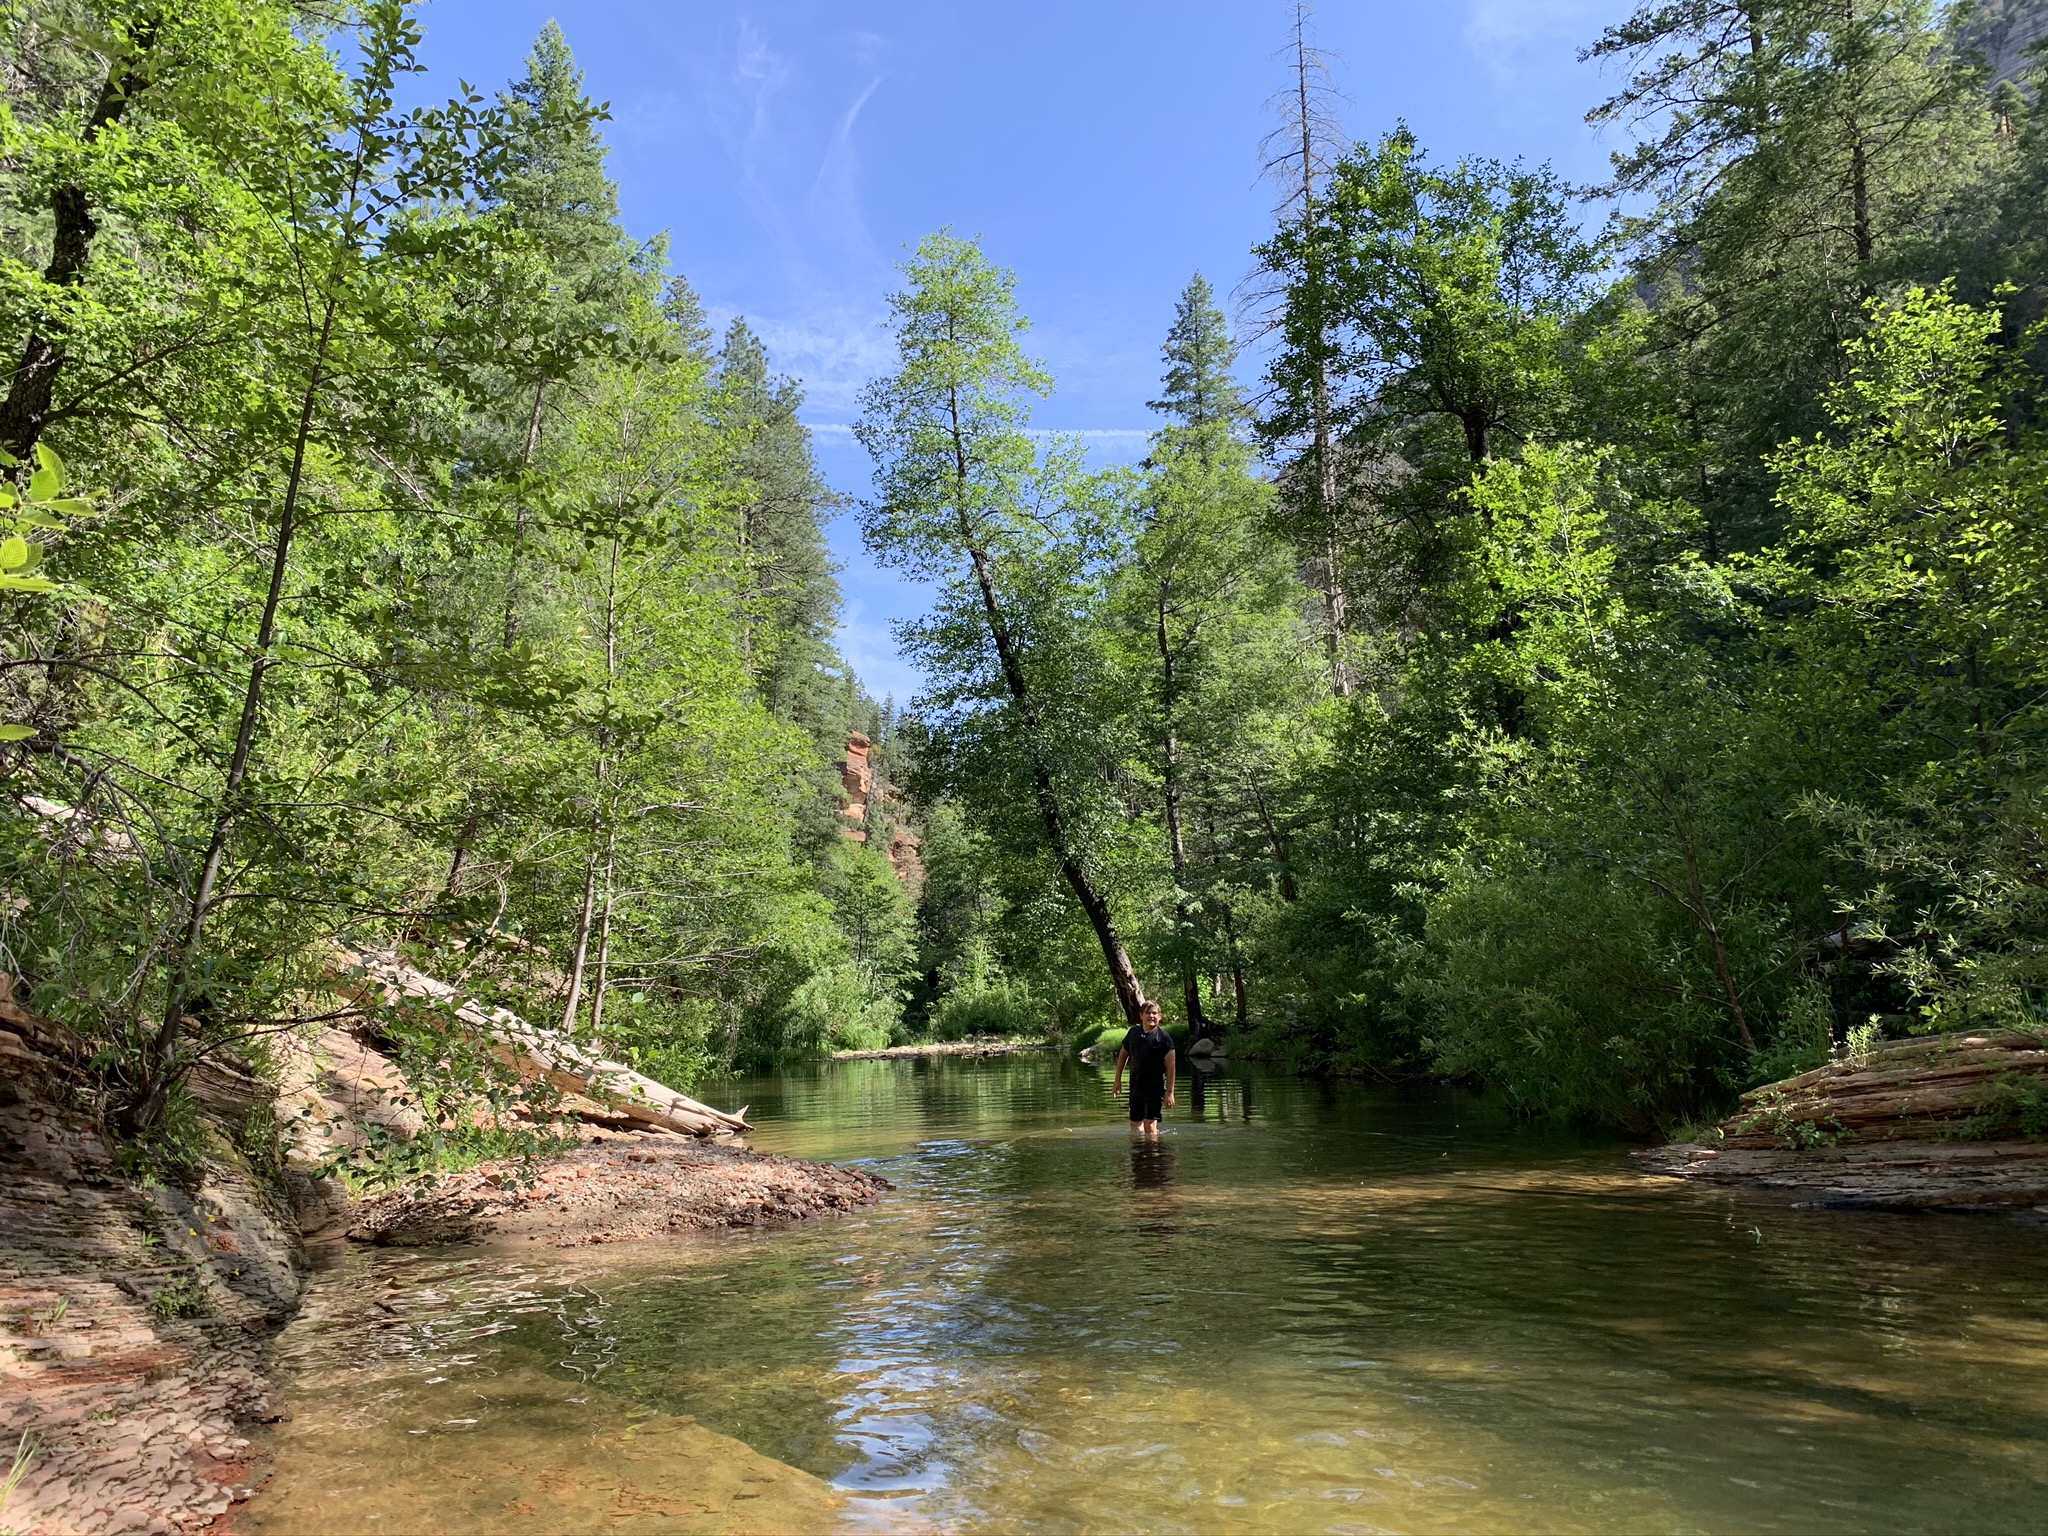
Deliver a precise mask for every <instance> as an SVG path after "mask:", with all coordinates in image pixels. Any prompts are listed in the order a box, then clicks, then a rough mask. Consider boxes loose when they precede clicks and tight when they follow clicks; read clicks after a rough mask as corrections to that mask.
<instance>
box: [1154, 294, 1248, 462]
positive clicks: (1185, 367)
mask: <svg viewBox="0 0 2048 1536" xmlns="http://www.w3.org/2000/svg"><path fill="white" fill-rule="evenodd" d="M1160 355H1161V356H1162V357H1163V358H1164V359H1165V361H1166V377H1165V379H1164V380H1163V385H1164V387H1163V388H1162V389H1161V390H1160V392H1159V398H1158V399H1157V400H1154V401H1152V402H1150V403H1151V407H1152V409H1153V410H1155V411H1158V412H1160V413H1162V414H1163V415H1167V416H1171V417H1174V418H1176V419H1177V420H1178V421H1179V422H1180V424H1181V425H1182V426H1185V427H1207V426H1214V425H1219V424H1220V425H1223V426H1227V427H1234V426H1236V425H1237V424H1238V422H1239V421H1241V420H1242V419H1243V417H1244V411H1245V404H1244V391H1243V390H1242V389H1240V388H1239V386H1238V383H1237V380H1236V379H1235V378H1233V377H1232V376H1231V372H1230V369H1231V365H1232V364H1233V363H1235V362H1236V361H1237V343H1236V342H1234V341H1233V340H1232V339H1231V336H1230V329H1229V327H1228V326H1227V325H1226V324H1225V323H1224V319H1223V311H1222V310H1220V309H1218V308H1217V307H1216V296H1215V293H1214V292H1213V291H1212V290H1211V289H1210V287H1209V283H1208V280H1207V279H1206V278H1204V277H1203V276H1202V274H1201V273H1199V272H1197V273H1196V274H1195V275H1194V276H1193V277H1191V278H1190V279H1188V285H1187V287H1186V288H1184V289H1182V290H1181V296H1180V301H1179V303H1178V304H1177V305H1175V307H1174V314H1173V329H1172V330H1170V331H1168V332H1167V333H1166V345H1165V347H1164V348H1163V349H1162V350H1161V354H1160Z"/></svg>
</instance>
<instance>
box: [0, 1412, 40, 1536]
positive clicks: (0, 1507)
mask: <svg viewBox="0 0 2048 1536" xmlns="http://www.w3.org/2000/svg"><path fill="white" fill-rule="evenodd" d="M39 1449H40V1447H39V1446H38V1445H37V1444H36V1437H35V1432H34V1431H33V1430H30V1431H28V1432H27V1433H25V1434H23V1435H22V1437H21V1443H20V1444H19V1445H17V1446H15V1448H14V1465H13V1466H12V1467H10V1468H8V1470H7V1475H6V1476H5V1477H0V1515H4V1514H6V1513H7V1506H8V1505H9V1504H11V1503H13V1502H14V1490H15V1489H17V1488H19V1487H20V1486H21V1480H22V1479H23V1478H25V1477H27V1476H28V1464H29V1463H30V1462H32V1461H34V1460H35V1459H36V1452H37V1450H39ZM0 1536H15V1531H14V1527H13V1526H11V1525H0Z"/></svg>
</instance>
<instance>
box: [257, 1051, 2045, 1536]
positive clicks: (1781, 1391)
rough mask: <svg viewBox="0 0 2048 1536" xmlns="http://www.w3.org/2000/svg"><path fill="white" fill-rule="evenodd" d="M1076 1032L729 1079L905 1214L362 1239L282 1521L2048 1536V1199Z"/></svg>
mask: <svg viewBox="0 0 2048 1536" xmlns="http://www.w3.org/2000/svg"><path fill="white" fill-rule="evenodd" d="M1108 1087H1109V1082H1108V1076H1107V1074H1106V1073H1104V1072H1100V1071H1097V1070H1095V1069H1091V1068H1089V1067H1087V1066H1083V1065H1080V1064H1078V1063H1074V1062H1072V1061H1068V1060H1065V1059H1060V1058H1055V1057H1053V1056H1051V1055H1027V1056H1012V1057H1004V1058H996V1059H992V1060H985V1061H974V1060H967V1059H961V1058H951V1059H946V1058H932V1059H921V1060H895V1061H863V1062H842V1063H832V1064H820V1065H818V1066H816V1067H812V1068H806V1069H800V1070H796V1071H792V1072H789V1073H785V1074H781V1075H778V1076H775V1077H769V1078H754V1079H746V1080H740V1081H731V1082H724V1083H718V1084H713V1085H709V1087H708V1088H707V1089H704V1090H700V1091H702V1092H705V1093H706V1094H708V1096H710V1097H711V1098H712V1099H713V1101H714V1102H720V1103H724V1102H731V1103H735V1104H737V1103H742V1102H748V1103H751V1105H752V1116H751V1118H752V1119H753V1120H754V1121H755V1122H756V1124H757V1125H758V1126H759V1131H758V1133H757V1134H756V1135H755V1136H753V1137H752V1138H751V1143H752V1144H753V1145H755V1146H758V1147H761V1148H763V1149H766V1150H770V1151H777V1152H787V1153H790V1154H793V1155H797V1156H802V1157H810V1158H822V1159H830V1160H837V1161H848V1160H861V1161H864V1162H866V1163H867V1164H868V1165H869V1166H872V1167H874V1168H876V1169H877V1170H878V1171H880V1172H881V1173H883V1174H884V1175H885V1176H886V1177H888V1178H889V1179H891V1180H892V1181H893V1182H894V1184H895V1186H896V1187H895V1189H894V1191H893V1192H892V1193H890V1194H888V1195H887V1196H885V1197H884V1198H883V1200H882V1202H881V1203H880V1204H879V1205H877V1206H875V1207H874V1208H872V1209H871V1210H868V1211H865V1212H862V1213H859V1214H856V1215H854V1216H851V1217H846V1218H840V1219H836V1220H826V1221H821V1222H817V1223H814V1224H811V1225H809V1226H806V1227H802V1228H798V1229H796V1230H792V1231H785V1232H773V1233H759V1234H740V1235H725V1236H716V1237H705V1238H692V1239H688V1240H683V1241H679V1242H675V1243H670V1244H665V1245H662V1246H660V1247H635V1248H630V1249H629V1248H619V1249H612V1250H587V1251H575V1252H568V1253H563V1252H557V1251H552V1250H545V1249H540V1248H537V1247H527V1248H525V1249H523V1250H513V1249H509V1248H481V1249H467V1250H465V1249H453V1250H429V1251H422V1252H418V1253H407V1252H401V1251H390V1250H379V1251H375V1252H363V1251H354V1252H351V1253H349V1254H348V1255H346V1256H345V1257H344V1258H343V1259H342V1260H341V1261H340V1262H339V1263H338V1264H336V1265H335V1266H334V1267H332V1268H330V1269H328V1270H326V1271H325V1272H323V1273H322V1274H321V1275H320V1276H319V1277H318V1278H317V1279H316V1280H315V1282H314V1285H313V1288H312V1291H311V1293H310V1295H309V1298H308V1303H307V1306H306V1308H305V1311H304V1313H303V1314H302V1316H301V1317H300V1319H299V1320H298V1321H296V1322H294V1323H293V1324H292V1325H291V1327H289V1328H288V1329H287V1330H286V1331H285V1333H284V1335H283V1336H282V1338H281V1340H280V1343H279V1363H280V1370H281V1373H282V1375H283V1378H284V1383H285V1387H286V1393H287V1400H288V1402H289V1403H290V1404H291V1406H292V1408H293V1412H294V1418H293V1419H292V1421H291V1422H290V1423H288V1424H285V1425H283V1426H281V1427H280V1429H279V1432H278V1434H277V1435H276V1437H275V1441H274V1444H273V1446H272V1449H273V1451H274V1453H275V1455H276V1458H277V1460H276V1476H275V1478H274V1480H273V1483H272V1485H271V1487H270V1489H269V1490H268V1491H266V1492H265V1493H262V1494H259V1495H258V1496H257V1497H256V1499H254V1500H253V1501H252V1502H251V1503H250V1504H249V1505H248V1506H246V1508H245V1511H244V1513H243V1516H242V1517H241V1519H240V1520H239V1522H238V1526H237V1528H238V1529H239V1530H243V1531H247V1532H250V1533H258V1532H274V1533H282V1532H311V1531H321V1532H335V1531H355V1530H363V1531H375V1530H389V1531H399V1530H404V1531H434V1530H446V1531H496V1530H505V1531H523V1530H536V1531H539V1530H549V1531H561V1530H619V1529H626V1528H628V1527H629V1526H630V1527H633V1528H645V1529H652V1530H678V1531H681V1530H705V1531H713V1530H719V1531H723V1530H763V1531H784V1530H792V1531H793V1530H820V1531H830V1530H841V1529H846V1530H874V1529H879V1530H899V1529H900V1530H934V1529H937V1530H946V1531H955V1530H960V1531H976V1530H1004V1531H1010V1530H1031V1531H1046V1532H1062V1531H1099V1530H1119V1531H1120V1530H1143V1531H1198V1532H1199V1531H1217V1532H1237V1531H1244V1532H1277V1531H1302V1532H1310V1531H1314V1532H1331V1533H1363V1532H1378V1531H1617V1532H1619V1531H1649V1530H1656V1531H1710V1532H1718V1531H1728V1532H1749V1531H1785V1532H1817V1531H1829V1532H1833V1531H1842V1532H1850V1531H1884V1532H1903V1531H1954V1530H1959V1529H1967V1530H1972V1531H2041V1530H2048V1227H2043V1226H2041V1225H2036V1224H2030V1223H2027V1222H2024V1221H2020V1220H2015V1219H2001V1218H1979V1217H1968V1216H1950V1215H1910V1216H1904V1215H1898V1214H1886V1213H1874V1212H1854V1211H1830V1210H1808V1209H1794V1208H1791V1207H1788V1206H1785V1205H1782V1204H1768V1203H1761V1202H1758V1201H1754V1200H1750V1199H1746V1198H1743V1197H1740V1196H1733V1195H1730V1194H1728V1193H1727V1192H1725V1191H1718V1190H1705V1189H1699V1188H1695V1187H1692V1186H1689V1185H1685V1184H1681V1183H1679V1182H1677V1181H1673V1180H1665V1179H1657V1178H1651V1177H1647V1176H1645V1175H1643V1174H1641V1173H1639V1172H1637V1171H1636V1169H1635V1168H1634V1166H1633V1165H1632V1164H1631V1162H1630V1160H1629V1158H1628V1156H1627V1149H1626V1148H1625V1147H1623V1146H1621V1145H1619V1144H1617V1143H1614V1142H1611V1141H1603V1140H1587V1139H1581V1138H1577V1137H1573V1136H1569V1135H1565V1134H1561V1133H1558V1132H1555V1131H1544V1130H1541V1129H1532V1128H1530V1127H1528V1126H1522V1125H1515V1124H1512V1123H1509V1122H1507V1121H1505V1120H1504V1119H1502V1118H1501V1117H1500V1116H1499V1115H1498V1114H1497V1113H1494V1112H1492V1111H1490V1110H1489V1108H1488V1107H1487V1106H1486V1105H1485V1104H1483V1103H1481V1102H1479V1101H1475V1100H1473V1099H1471V1098H1469V1097H1467V1096H1464V1095H1462V1094H1459V1093H1456V1092H1453V1091H1450V1090H1444V1089H1432V1090H1429V1091H1426V1092H1400V1091H1396V1090H1393V1089H1388V1088H1374V1087H1366V1086H1361V1085H1349V1084H1318V1083H1312V1082H1306V1081H1300V1080H1297V1079H1294V1078H1290V1077H1283V1076H1278V1075H1271V1074H1263V1073H1259V1072H1256V1071H1249V1070H1244V1069H1239V1068H1236V1067H1226V1068H1224V1069H1223V1070H1222V1071H1220V1072H1218V1073H1215V1074H1214V1075H1212V1076H1208V1077H1206V1078H1203V1079H1200V1080H1198V1081H1196V1082H1190V1081H1189V1080H1188V1079H1187V1078H1186V1077H1183V1080H1182V1083H1181V1087H1180V1095H1179V1104H1178V1106H1177V1107H1176V1108H1175V1109H1173V1110H1171V1111H1169V1119H1168V1123H1167V1126H1166V1129H1165V1131H1164V1133H1163V1134H1162V1135H1161V1136H1160V1138H1159V1139H1158V1140H1157V1141H1156V1142H1134V1140H1133V1138H1132V1137H1131V1135H1130V1134H1129V1132H1128V1131H1127V1129H1126V1128H1125V1126H1124V1125H1123V1124H1122V1120H1121V1111H1122V1106H1121V1105H1120V1104H1118V1103H1116V1102H1115V1101H1113V1100H1111V1099H1110V1097H1109V1094H1108Z"/></svg>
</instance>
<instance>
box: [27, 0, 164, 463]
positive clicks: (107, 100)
mask: <svg viewBox="0 0 2048 1536" xmlns="http://www.w3.org/2000/svg"><path fill="white" fill-rule="evenodd" d="M156 29H157V23H156V20H155V18H154V17H152V18H150V19H148V20H145V21H144V22H143V23H142V24H141V25H140V26H139V27H137V28H136V29H135V34H134V36H133V37H132V38H131V39H130V42H129V46H128V49H127V51H126V53H125V54H124V55H123V56H122V57H120V58H118V59H116V60H114V62H113V63H112V64H111V65H110V66H109V67H108V69H107V80H106V84H104V85H103V86H101V87H100V94H99V97H98V99H97V100H96V101H95V102H94V103H93V108H92V112H91V115H89V116H88V117H87V118H86V120H85V130H84V132H83V133H82V134H81V135H80V137H81V138H82V139H83V140H84V142H86V143H87V144H91V143H93V142H94V141H96V140H97V139H98V138H99V136H100V135H101V134H102V133H103V132H105V131H106V130H107V129H108V128H110V127H112V126H113V125H114V124H116V123H118V122H119V121H120V120H121V114H122V113H123V112H125V111H127V109H128V103H129V101H130V100H132V99H133V97H134V95H135V93H136V92H137V91H139V90H140V89H142V88H143V87H144V86H146V85H147V84H148V82H147V81H146V80H144V79H143V78H142V70H141V65H142V61H143V60H144V59H146V58H147V57H148V56H149V52H150V50H151V48H152V47H153V46H154V45H155V43H156ZM50 213H51V216H52V219H53V225H54V227H53V229H52V231H51V237H50V264H49V266H47V267H46V268H44V269H43V281H44V282H45V283H47V284H49V285H50V286H52V287H55V288H75V287H77V286H78V284H79V283H80V282H81V281H82V280H83V279H84V276H85V265H86V262H87V261H89V260H90V259H91V257H92V242H93V238H94V237H95V236H96V235H98V233H99V221H98V220H96V219H95V218H94V217H93V215H92V209H91V207H90V206H89V205H88V204H87V202H86V197H85V188H83V187H81V186H78V185H77V184H76V183H69V182H67V183H65V184H64V185H62V186H58V187H53V188H51V189H50ZM64 346H65V339H64V335H63V325H62V322H61V321H59V320H57V319H56V318H55V317H53V316H51V315H48V314H44V315H43V316H41V317H40V318H39V319H38V320H37V321H36V322H35V323H34V324H33V325H32V326H31V327H30V329H29V334H28V340H27V341H26V342H24V343H23V344H22V349H21V362H20V363H19V365H17V366H16V368H15V370H14V378H13V380H12V381H11V382H10V384H9V385H8V389H7V398H6V400H5V401H0V446H5V447H6V449H7V450H8V451H9V452H10V453H12V454H14V455H15V457H17V458H23V459H25V458H27V457H28V456H29V454H30V453H31V452H32V451H33V450H34V448H35V445H36V441H37V440H38V439H39V438H40V437H41V436H42V435H43V423H44V421H45V419H46V418H47V417H48V416H49V414H50V401H51V398H52V397H53V396H54V394H55V393H56V388H57V375H58V374H59V373H60V372H62V371H63V368H64Z"/></svg>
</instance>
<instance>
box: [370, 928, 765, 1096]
mask: <svg viewBox="0 0 2048 1536" xmlns="http://www.w3.org/2000/svg"><path fill="white" fill-rule="evenodd" d="M335 979H336V983H337V988H338V990H340V991H341V992H342V993H343V994H344V995H345V996H347V997H348V998H349V1000H350V1001H351V1002H352V1003H353V1004H354V1005H355V1006H356V1007H358V1008H361V1009H363V1010H364V1011H365V1013H366V1014H368V1015H369V1016H371V1017H372V1018H374V1017H375V1015H376V1013H377V1012H378V1011H379V1010H380V1009H388V1008H396V1007H400V1006H403V1005H404V1004H405V1003H406V1002H407V1001H412V1002H415V1003H426V1004H429V1005H431V1006H433V1007H435V1008H438V1009H441V1010H444V1011H445V1012H446V1013H447V1014H448V1015H449V1016H450V1017H452V1018H455V1019H457V1020H459V1021H460V1022H462V1023H463V1024H465V1025H467V1026H469V1027H470V1028H472V1029H474V1030H476V1031H477V1032H478V1033H479V1034H480V1035H482V1036H483V1037H484V1038H486V1039H488V1040H489V1041H491V1042H492V1046H493V1049H494V1050H495V1051H496V1052H497V1054H498V1055H499V1057H500V1059H502V1060H503V1061H505V1062H506V1063H508V1064H509V1065H510V1066H512V1067H513V1068H514V1069H515V1070H517V1071H519V1072H520V1073H522V1074H524V1075H527V1076H533V1077H543V1078H546V1079H547V1080H548V1081H549V1082H551V1083H552V1084H554V1086H555V1087H556V1088H558V1089H560V1090H561V1091H562V1092H563V1093H564V1094H567V1095H570V1096H572V1099H580V1100H583V1101H586V1102H590V1103H591V1108H592V1111H593V1113H592V1114H591V1116H590V1118H593V1119H598V1120H601V1121H612V1122H616V1121H617V1120H620V1119H623V1120H625V1121H628V1122H630V1123H632V1124H633V1125H634V1126H636V1127H639V1128H642V1129H648V1130H657V1131H679V1132H682V1133H683V1134H685V1135H689V1136H731V1135H736V1134H738V1133H739V1132H741V1131H745V1130H749V1129H751V1127H750V1126H749V1125H748V1124H747V1121H746V1111H745V1110H744V1109H743V1110H741V1111H740V1112H739V1113H738V1114H727V1113H726V1112H725V1111H724V1110H720V1109H713V1108H712V1107H711V1106H710V1105H709V1104H701V1103H699V1102H698V1101H697V1100H695V1099H693V1098H690V1097H689V1096H688V1095H686V1094H681V1093H677V1092H676V1091H675V1090H674V1089H673V1088H670V1087H668V1086H667V1085H666V1084H663V1083H657V1082H656V1081H655V1080H654V1079H653V1078H651V1077H643V1076H642V1075H641V1074H640V1073H638V1072H635V1071H634V1070H633V1069H632V1068H631V1067H628V1066H626V1065H624V1064H623V1063H620V1062H616V1061H609V1060H606V1059H605V1058H604V1057H602V1056H600V1055H598V1054H597V1052H595V1051H593V1050H591V1049H589V1048H588V1047H586V1046H583V1045H580V1044H578V1043H577V1042H576V1041H574V1040H571V1039H570V1038H568V1037H567V1036H566V1035H563V1034H562V1033H560V1032H559V1031H557V1030H552V1029H546V1028H543V1027H542V1026H540V1025H538V1024H533V1023H530V1022H529V1021H527V1020H525V1019H522V1018H521V1017H520V1016H519V1015H518V1014H516V1013H513V1012H512V1011H511V1010H510V1009H508V1008H491V1007H486V1006H485V1005H484V1004H482V1003H479V1002H477V1001H476V1000H475V999H473V998H464V997H462V995H461V994H460V993H459V992H457V991H456V989H455V988H454V987H452V986H450V985H449V984H448V983H447V982H445V981H441V980H439V979H437V978H435V977H433V976H429V975H428V974H427V973H426V972H424V971H422V970H420V969H418V968H417V967H415V966H412V965H408V964H407V963H406V962H405V961H404V960H402V959H400V958H399V957H398V956H397V955H395V954H392V953H390V952H389V951H385V950H374V949H363V950H351V949H346V948H343V947H341V946H339V945H337V946H335Z"/></svg>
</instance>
